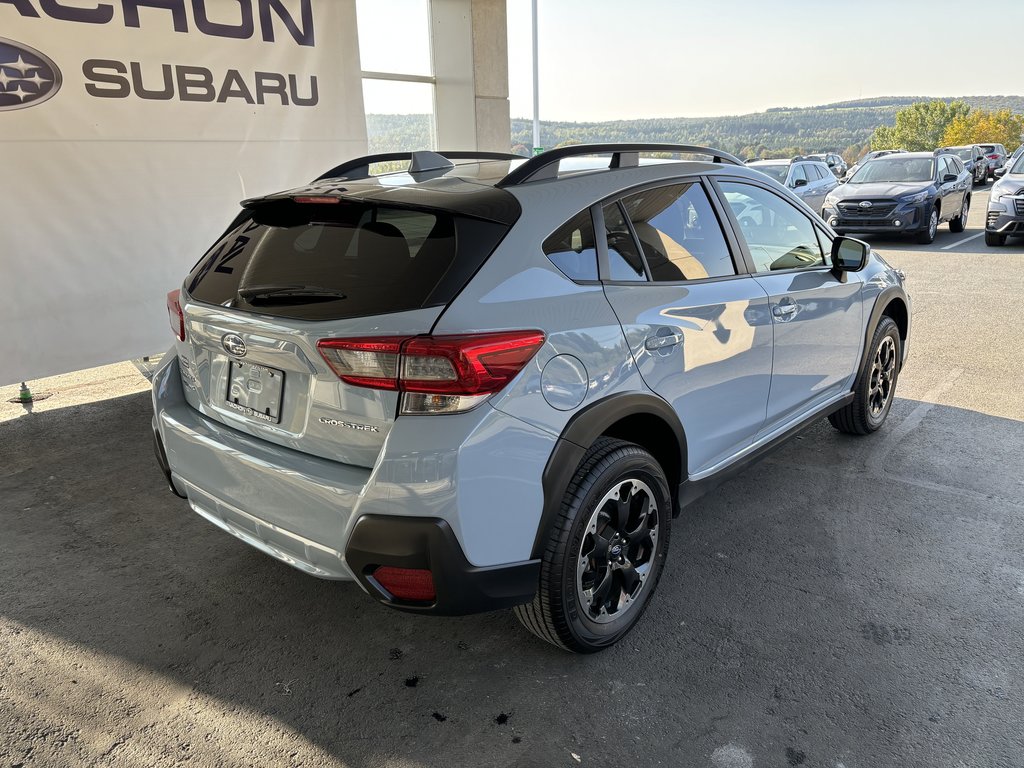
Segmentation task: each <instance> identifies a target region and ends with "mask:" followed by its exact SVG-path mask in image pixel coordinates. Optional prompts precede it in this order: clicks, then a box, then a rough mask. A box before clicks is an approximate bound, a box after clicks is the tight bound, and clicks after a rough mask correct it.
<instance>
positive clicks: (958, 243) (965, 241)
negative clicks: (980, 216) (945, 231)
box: [939, 232, 985, 251]
mask: <svg viewBox="0 0 1024 768" xmlns="http://www.w3.org/2000/svg"><path fill="white" fill-rule="evenodd" d="M984 234H985V233H984V232H979V233H978V234H976V235H971V236H970V237H965V238H964V239H963V240H958V241H957V242H955V243H953V244H952V245H944V246H942V247H941V248H939V250H940V251H949V250H952V249H953V248H956V247H957V246H958V245H963V244H964V243H969V242H971V240H974V239H975V238H978V237H981V236H982V235H984Z"/></svg>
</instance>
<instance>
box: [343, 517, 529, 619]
mask: <svg viewBox="0 0 1024 768" xmlns="http://www.w3.org/2000/svg"><path fill="white" fill-rule="evenodd" d="M345 562H347V563H348V566H349V568H351V569H352V572H353V573H354V574H355V576H356V578H357V579H359V581H360V583H361V584H362V585H363V586H364V587H365V588H366V590H367V591H368V592H369V593H370V594H371V595H373V596H374V597H376V598H377V599H378V600H379V601H380V602H382V603H384V604H385V605H388V606H390V607H392V608H397V609H399V610H403V611H411V612H414V613H432V614H437V615H442V616H460V615H464V614H468V613H482V612H484V611H492V610H497V609H499V608H511V607H512V606H514V605H520V604H522V603H528V602H529V601H530V600H532V599H533V596H534V594H535V593H536V591H537V583H538V580H539V578H540V560H526V561H523V562H520V563H512V564H511V565H496V566H486V567H480V566H475V565H472V564H471V563H470V562H469V561H468V560H467V559H466V555H465V554H464V553H463V551H462V547H461V546H460V545H459V542H458V539H456V538H455V532H454V531H452V529H451V526H449V525H448V523H446V522H445V521H444V520H440V519H438V518H429V517H398V516H391V515H364V516H363V517H361V518H359V520H358V521H356V524H355V526H354V528H353V529H352V535H351V536H350V537H349V541H348V547H346V549H345ZM382 565H386V566H392V567H395V568H426V569H428V570H430V572H431V573H432V574H433V577H434V589H435V590H436V592H437V597H436V599H435V601H434V602H433V603H431V604H429V605H428V604H423V603H409V602H403V601H401V600H397V599H395V598H394V597H392V596H391V595H390V594H388V593H387V592H386V591H385V590H384V589H383V588H381V587H380V586H379V585H378V584H377V583H376V581H374V580H373V579H372V578H370V577H371V576H372V575H373V572H374V570H376V569H377V568H378V567H380V566H382Z"/></svg>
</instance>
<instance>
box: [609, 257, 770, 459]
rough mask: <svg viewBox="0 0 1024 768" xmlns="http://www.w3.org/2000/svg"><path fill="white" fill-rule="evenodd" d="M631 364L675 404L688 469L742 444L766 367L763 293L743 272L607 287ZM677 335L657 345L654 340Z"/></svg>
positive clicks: (764, 385)
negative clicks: (683, 433)
mask: <svg viewBox="0 0 1024 768" xmlns="http://www.w3.org/2000/svg"><path fill="white" fill-rule="evenodd" d="M605 291H606V293H607V294H608V299H609V301H610V302H611V304H612V306H613V307H614V309H615V311H616V313H617V314H618V316H619V320H620V321H621V322H622V327H623V329H624V331H625V333H626V338H627V339H628V341H629V347H630V351H631V352H632V355H633V360H634V361H635V362H636V366H637V369H638V370H639V371H640V373H641V375H642V376H643V378H644V381H645V382H646V383H647V386H649V387H650V388H651V389H652V390H654V392H656V393H658V394H659V395H661V397H663V398H664V399H665V400H667V401H668V402H669V404H670V405H671V406H672V407H673V408H674V409H675V411H676V413H678V414H679V419H680V421H681V422H682V424H683V429H684V430H685V431H686V434H687V435H691V436H692V438H693V439H692V440H690V442H689V445H688V449H687V471H688V473H693V472H699V471H701V470H702V469H703V468H705V467H707V466H710V465H713V464H715V463H717V462H719V461H721V460H722V459H724V458H727V457H728V456H730V455H732V454H733V453H736V452H737V451H739V450H742V449H743V448H744V447H746V446H747V445H749V443H750V442H751V440H752V439H753V437H754V435H755V434H756V433H757V431H758V430H759V429H760V428H761V426H762V425H763V424H764V419H765V407H766V404H767V401H768V390H769V383H770V380H771V372H772V327H771V315H770V313H769V309H768V298H767V295H766V294H765V291H764V289H763V288H762V287H761V286H760V285H759V284H758V283H757V282H756V281H754V280H753V279H752V278H750V277H739V278H734V279H727V280H716V281H708V282H698V283H692V284H689V285H681V284H666V283H653V284H640V285H626V284H620V285H608V286H607V287H606V288H605ZM662 338H670V339H679V341H678V342H677V343H674V344H671V345H669V346H663V347H659V346H657V345H658V344H659V343H663V342H660V341H659V339H662ZM651 346H654V348H653V349H652V348H650V347H651Z"/></svg>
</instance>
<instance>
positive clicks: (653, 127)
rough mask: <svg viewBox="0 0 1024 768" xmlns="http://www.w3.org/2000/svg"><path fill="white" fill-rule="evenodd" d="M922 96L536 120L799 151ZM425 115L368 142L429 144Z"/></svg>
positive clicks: (378, 130)
mask: <svg viewBox="0 0 1024 768" xmlns="http://www.w3.org/2000/svg"><path fill="white" fill-rule="evenodd" d="M931 98H932V97H926V96H888V97H886V96H883V97H878V98H871V99H857V100H854V101H839V102H835V103H832V104H821V105H818V106H815V107H773V108H771V109H769V110H767V111H765V112H755V113H752V114H748V115H732V116H726V117H672V118H645V119H635V120H612V121H607V122H600V123H572V122H560V121H546V120H543V121H541V144H542V145H543V146H544V147H548V148H550V147H554V146H557V145H559V144H563V143H566V142H573V143H576V142H579V143H584V142H586V143H589V142H596V141H657V142H676V143H682V144H704V145H710V146H714V147H717V148H719V149H724V150H726V151H732V152H743V151H744V150H745V149H746V150H750V149H751V148H754V149H757V148H761V147H764V148H767V149H769V150H773V149H774V150H781V149H784V148H789V147H799V148H802V149H803V150H805V151H808V152H812V151H818V150H824V149H828V150H839V151H842V150H843V149H845V148H846V147H849V146H851V145H858V144H864V143H865V142H867V141H868V139H870V137H871V134H872V132H873V131H874V130H875V128H877V127H878V126H879V125H892V124H893V122H894V120H895V115H896V111H897V110H899V109H901V108H902V107H905V106H907V105H909V104H913V103H915V102H918V101H929V100H931ZM957 99H960V100H962V101H966V102H967V103H968V104H970V105H971V106H972V107H973V108H976V109H1012V110H1013V111H1015V112H1021V113H1024V96H955V97H948V98H945V99H944V101H955V100H957ZM429 125H430V121H429V120H428V119H427V118H426V116H425V115H368V116H367V126H368V129H369V132H370V149H371V151H373V152H388V151H395V150H398V149H409V148H411V147H427V146H430V143H431V142H430V133H429V131H430V128H429ZM532 137H533V123H532V122H531V121H530V120H528V119H524V118H514V119H513V120H512V146H513V147H515V146H516V145H523V146H524V147H528V146H530V145H531V144H532V140H533V139H532Z"/></svg>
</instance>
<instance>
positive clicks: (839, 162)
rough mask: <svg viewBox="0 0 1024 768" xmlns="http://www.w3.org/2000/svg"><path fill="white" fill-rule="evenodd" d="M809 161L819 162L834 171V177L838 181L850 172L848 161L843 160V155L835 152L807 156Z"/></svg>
mask: <svg viewBox="0 0 1024 768" xmlns="http://www.w3.org/2000/svg"><path fill="white" fill-rule="evenodd" d="M807 159H808V160H818V161H820V162H822V163H824V164H825V165H827V166H828V167H829V170H831V171H832V175H833V176H835V177H836V178H837V179H841V178H842V177H843V176H844V175H845V174H846V171H847V170H849V166H848V165H847V164H846V161H845V160H843V157H842V155H837V154H835V153H834V152H823V153H821V154H817V155H807Z"/></svg>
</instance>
